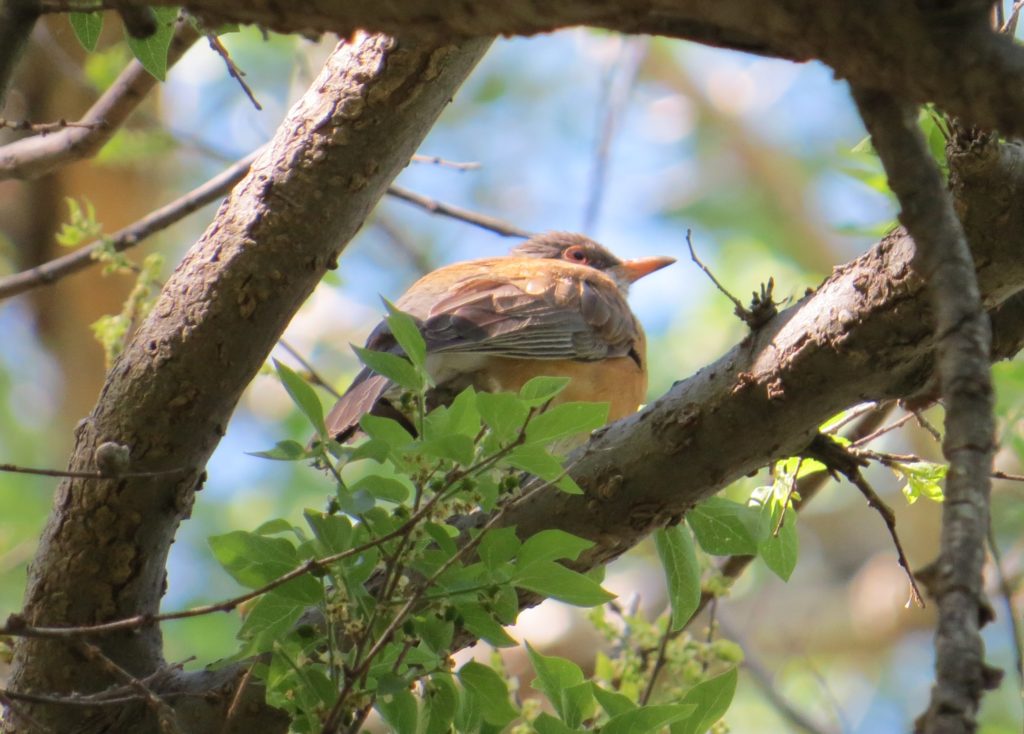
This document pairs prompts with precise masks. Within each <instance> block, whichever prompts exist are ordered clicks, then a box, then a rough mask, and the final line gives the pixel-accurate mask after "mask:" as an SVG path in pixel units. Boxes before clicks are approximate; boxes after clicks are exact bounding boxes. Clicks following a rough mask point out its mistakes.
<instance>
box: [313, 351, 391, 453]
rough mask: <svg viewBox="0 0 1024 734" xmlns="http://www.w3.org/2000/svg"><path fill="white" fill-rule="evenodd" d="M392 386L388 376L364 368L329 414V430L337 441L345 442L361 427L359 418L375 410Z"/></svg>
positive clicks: (327, 421) (327, 420)
mask: <svg viewBox="0 0 1024 734" xmlns="http://www.w3.org/2000/svg"><path fill="white" fill-rule="evenodd" d="M389 387H391V381H390V380H389V379H387V378H386V377H381V376H380V375H378V374H376V373H374V372H371V371H370V370H369V369H367V368H363V370H362V372H360V373H359V374H358V375H357V376H356V379H355V380H354V381H353V383H352V387H350V388H349V389H348V391H347V392H346V393H345V394H344V395H342V396H341V398H340V399H339V400H338V402H337V403H335V404H334V407H333V408H331V412H330V413H328V414H327V418H326V420H325V422H326V423H327V432H328V434H329V435H330V436H331V437H332V438H334V439H335V440H336V441H341V442H345V441H348V440H349V439H350V438H352V436H353V434H354V433H355V432H356V431H357V430H358V429H359V419H360V418H362V417H363V416H364V415H366V414H367V413H370V412H375V411H374V408H375V407H377V403H378V402H379V401H380V400H381V398H383V397H384V393H385V392H387V389H388V388H389Z"/></svg>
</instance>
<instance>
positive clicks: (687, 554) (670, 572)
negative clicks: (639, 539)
mask: <svg viewBox="0 0 1024 734" xmlns="http://www.w3.org/2000/svg"><path fill="white" fill-rule="evenodd" d="M654 544H655V547H656V548H657V549H658V557H659V558H660V559H661V565H662V568H664V569H665V580H666V582H667V583H668V596H669V601H670V602H671V604H672V627H671V628H672V630H673V631H675V630H680V629H682V628H683V625H685V624H686V623H687V622H688V621H689V620H690V617H691V616H693V613H694V611H695V610H696V609H697V605H698V604H699V603H700V564H699V563H698V562H697V553H696V551H695V550H694V547H693V539H692V538H691V537H690V533H689V532H687V530H686V528H684V527H682V526H680V525H673V526H671V527H667V528H661V529H659V530H658V531H657V532H655V533H654Z"/></svg>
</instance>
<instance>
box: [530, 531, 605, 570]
mask: <svg viewBox="0 0 1024 734" xmlns="http://www.w3.org/2000/svg"><path fill="white" fill-rule="evenodd" d="M593 545H594V543H593V541H590V540H587V539H586V538H580V537H578V536H576V535H572V534H571V533H567V532H565V531H564V530H557V529H549V530H541V531H540V532H539V533H535V534H534V535H532V536H530V537H529V538H527V540H526V542H525V543H523V547H522V550H520V551H519V554H518V560H517V566H518V567H519V568H520V569H522V568H525V567H527V566H529V565H530V564H532V563H538V562H544V561H557V560H560V559H562V558H565V559H568V560H570V561H575V560H576V559H577V558H579V556H580V553H582V552H583V551H585V550H587V548H591V547H592V546H593Z"/></svg>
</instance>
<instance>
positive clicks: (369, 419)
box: [359, 413, 413, 456]
mask: <svg viewBox="0 0 1024 734" xmlns="http://www.w3.org/2000/svg"><path fill="white" fill-rule="evenodd" d="M359 427H360V428H362V429H363V432H364V433H366V435H367V436H369V437H370V438H372V439H375V440H377V441H381V442H383V443H384V444H386V445H387V446H388V448H389V450H390V452H391V454H392V455H393V456H394V455H396V454H397V452H399V451H401V450H403V449H406V448H408V446H409V445H410V444H411V443H412V442H413V437H412V434H410V433H409V432H408V431H407V430H405V428H403V427H402V424H401V423H399V422H398V421H395V420H392V419H391V418H384V417H382V416H379V415H370V414H369V413H367V414H366V415H364V416H363V417H362V418H360V419H359Z"/></svg>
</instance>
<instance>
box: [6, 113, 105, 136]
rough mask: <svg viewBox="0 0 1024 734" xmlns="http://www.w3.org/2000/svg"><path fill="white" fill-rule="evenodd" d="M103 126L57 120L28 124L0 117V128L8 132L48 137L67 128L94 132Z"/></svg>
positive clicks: (93, 123)
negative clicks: (78, 128)
mask: <svg viewBox="0 0 1024 734" xmlns="http://www.w3.org/2000/svg"><path fill="white" fill-rule="evenodd" d="M105 124H106V123H103V122H68V121H67V120H64V119H60V120H57V121H56V122H30V121H29V120H8V119H6V118H4V117H0V127H4V128H7V129H8V130H17V131H18V132H32V133H38V134H39V135H49V134H50V133H54V132H57V131H58V130H63V129H65V128H69V127H82V128H86V129H88V130H94V129H96V128H100V127H103V126H104V125H105Z"/></svg>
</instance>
